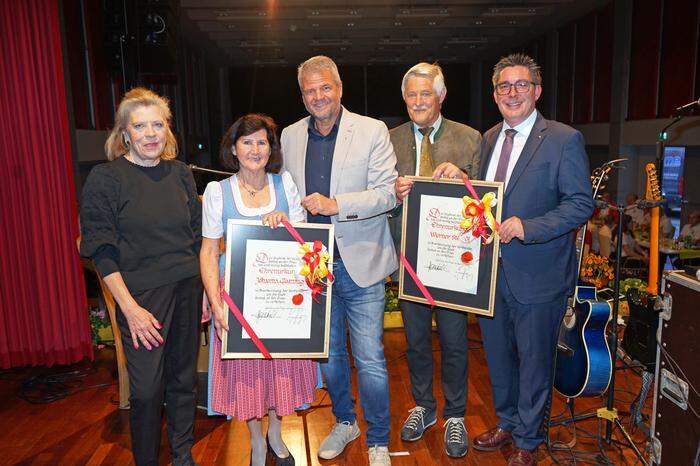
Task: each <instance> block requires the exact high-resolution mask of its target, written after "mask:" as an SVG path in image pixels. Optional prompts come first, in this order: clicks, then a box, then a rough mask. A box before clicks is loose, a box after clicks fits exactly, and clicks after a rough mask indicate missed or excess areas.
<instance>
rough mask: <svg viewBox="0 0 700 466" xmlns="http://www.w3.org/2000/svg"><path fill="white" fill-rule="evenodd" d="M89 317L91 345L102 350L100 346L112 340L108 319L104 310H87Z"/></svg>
mask: <svg viewBox="0 0 700 466" xmlns="http://www.w3.org/2000/svg"><path fill="white" fill-rule="evenodd" d="M88 313H89V315H90V329H91V330H92V332H91V333H92V344H93V345H95V346H97V348H98V349H100V348H104V344H102V342H103V341H105V340H110V339H111V340H113V339H114V336H113V335H111V334H112V325H111V323H110V322H109V317H108V316H107V312H106V311H105V310H104V309H100V308H91V309H89V310H88Z"/></svg>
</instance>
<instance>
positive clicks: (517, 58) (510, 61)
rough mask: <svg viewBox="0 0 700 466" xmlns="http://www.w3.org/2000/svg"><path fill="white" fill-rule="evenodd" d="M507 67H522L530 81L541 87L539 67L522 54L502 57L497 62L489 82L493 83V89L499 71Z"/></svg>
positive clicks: (496, 82) (499, 73)
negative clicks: (528, 74) (525, 69)
mask: <svg viewBox="0 0 700 466" xmlns="http://www.w3.org/2000/svg"><path fill="white" fill-rule="evenodd" d="M509 66H524V67H525V68H527V69H528V71H529V72H530V79H531V80H532V82H534V83H535V84H537V85H540V86H541V85H542V74H541V73H540V66H539V65H538V64H537V63H535V60H533V59H532V58H531V57H530V56H528V55H525V54H524V53H512V54H510V55H508V56H507V57H502V58H501V59H500V60H498V63H496V65H495V66H494V67H493V77H492V78H491V81H492V82H493V87H494V88H495V87H496V84H498V78H499V77H500V75H501V71H503V70H504V69H505V68H508V67H509Z"/></svg>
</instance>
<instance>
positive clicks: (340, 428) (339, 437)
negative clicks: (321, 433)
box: [318, 421, 360, 460]
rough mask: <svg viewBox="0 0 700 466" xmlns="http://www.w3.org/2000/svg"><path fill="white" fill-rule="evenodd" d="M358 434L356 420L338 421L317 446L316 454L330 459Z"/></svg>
mask: <svg viewBox="0 0 700 466" xmlns="http://www.w3.org/2000/svg"><path fill="white" fill-rule="evenodd" d="M359 436H360V428H359V427H358V425H357V421H355V422H353V423H352V424H350V423H349V422H338V423H336V424H335V425H334V426H333V430H331V433H330V434H328V437H326V438H325V439H324V440H323V442H322V443H321V446H320V447H318V456H319V458H322V459H324V460H330V459H333V458H335V457H336V456H338V455H339V454H341V453H342V452H343V450H345V446H346V445H347V444H348V443H350V442H352V441H353V440H355V439H356V438H357V437H359Z"/></svg>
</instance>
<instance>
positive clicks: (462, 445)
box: [445, 417, 469, 458]
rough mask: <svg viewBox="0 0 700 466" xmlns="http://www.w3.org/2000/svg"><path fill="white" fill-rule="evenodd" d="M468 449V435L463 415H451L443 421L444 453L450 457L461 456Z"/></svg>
mask: <svg viewBox="0 0 700 466" xmlns="http://www.w3.org/2000/svg"><path fill="white" fill-rule="evenodd" d="M467 450H469V436H468V435H467V428H466V427H464V418H463V417H451V418H449V419H448V420H447V421H446V422H445V453H447V456H450V457H452V458H461V457H463V456H464V455H466V454H467Z"/></svg>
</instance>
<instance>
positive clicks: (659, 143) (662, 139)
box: [656, 99, 700, 289]
mask: <svg viewBox="0 0 700 466" xmlns="http://www.w3.org/2000/svg"><path fill="white" fill-rule="evenodd" d="M696 105H700V99H698V100H697V101H695V102H691V103H689V104H685V105H682V106H680V107H678V108H677V109H676V111H675V112H673V114H672V115H671V116H672V117H673V121H671V123H669V124H667V125H666V126H664V128H663V129H662V130H661V131H660V132H659V137H658V139H657V140H656V172H657V173H658V174H659V180H660V182H661V190H662V191H663V183H664V163H663V162H664V148H665V147H666V141H668V130H669V128H671V126H674V125H675V124H677V123H678V122H679V121H681V120H682V119H683V117H684V116H685V114H684V113H685V112H687V111H689V110H692V109H693V108H695V106H696ZM662 194H663V192H662ZM660 282H661V275H659V285H660V284H661V283H660ZM659 289H661V288H659Z"/></svg>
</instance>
